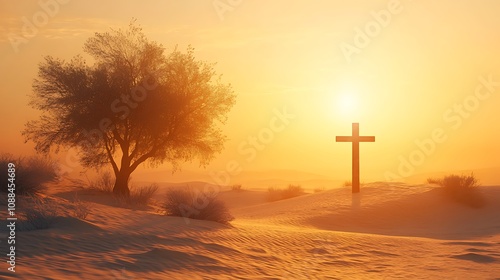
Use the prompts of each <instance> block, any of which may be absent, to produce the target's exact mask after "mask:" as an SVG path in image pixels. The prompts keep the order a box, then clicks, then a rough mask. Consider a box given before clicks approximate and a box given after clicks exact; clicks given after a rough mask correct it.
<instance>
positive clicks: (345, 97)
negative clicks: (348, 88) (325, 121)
mask: <svg viewBox="0 0 500 280" xmlns="http://www.w3.org/2000/svg"><path fill="white" fill-rule="evenodd" d="M336 103H337V104H336V107H337V110H338V111H339V112H340V113H341V114H342V115H350V114H354V113H355V112H356V111H357V109H358V108H357V107H358V104H359V103H358V100H357V96H356V94H354V93H352V92H345V93H341V94H340V95H339V96H338V98H337V101H336Z"/></svg>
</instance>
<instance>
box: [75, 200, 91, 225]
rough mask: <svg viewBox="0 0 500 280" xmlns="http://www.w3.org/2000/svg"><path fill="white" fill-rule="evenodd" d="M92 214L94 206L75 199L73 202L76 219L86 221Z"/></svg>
mask: <svg viewBox="0 0 500 280" xmlns="http://www.w3.org/2000/svg"><path fill="white" fill-rule="evenodd" d="M90 212H92V204H91V203H90V202H87V201H82V200H80V199H79V198H78V197H77V196H75V199H74V200H73V215H74V217H76V218H78V219H82V220H85V219H86V218H87V216H88V214H90Z"/></svg>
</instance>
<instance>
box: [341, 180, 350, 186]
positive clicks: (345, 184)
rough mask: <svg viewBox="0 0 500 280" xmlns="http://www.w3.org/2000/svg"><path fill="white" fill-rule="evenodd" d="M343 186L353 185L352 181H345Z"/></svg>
mask: <svg viewBox="0 0 500 280" xmlns="http://www.w3.org/2000/svg"><path fill="white" fill-rule="evenodd" d="M342 186H343V187H352V181H351V180H349V181H345V182H344V183H343V184H342Z"/></svg>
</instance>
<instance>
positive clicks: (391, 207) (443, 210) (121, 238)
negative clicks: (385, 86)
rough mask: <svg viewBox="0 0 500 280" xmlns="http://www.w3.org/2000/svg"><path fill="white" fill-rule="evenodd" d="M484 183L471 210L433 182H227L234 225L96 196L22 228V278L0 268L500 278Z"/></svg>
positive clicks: (29, 275) (132, 275) (499, 222)
mask: <svg viewBox="0 0 500 280" xmlns="http://www.w3.org/2000/svg"><path fill="white" fill-rule="evenodd" d="M483 192H484V194H485V195H486V196H487V197H488V206H486V207H485V208H482V209H471V208H466V207H464V206H461V205H458V204H455V203H453V202H451V201H448V200H446V199H445V197H443V196H442V195H441V194H440V193H439V191H437V190H435V189H433V187H431V186H426V185H421V186H409V185H404V184H387V183H374V184H369V185H367V186H364V187H363V188H362V193H361V195H360V197H359V198H355V199H353V198H352V195H351V193H350V190H349V189H348V188H341V189H335V190H329V191H325V192H321V193H315V194H309V195H304V196H301V197H296V198H292V199H288V200H282V201H277V202H272V203H268V202H266V201H265V195H266V193H265V192H255V191H241V192H235V191H225V192H222V193H221V194H220V198H222V199H224V200H226V201H227V204H228V205H229V206H230V207H231V209H232V213H233V214H234V215H235V216H236V219H235V220H234V221H233V222H232V225H231V226H224V225H220V224H217V223H213V222H207V221H197V220H189V223H186V221H185V220H184V219H183V218H178V217H165V216H161V215H158V214H155V213H152V212H151V211H141V210H130V209H123V208H117V207H113V206H110V205H109V203H108V204H107V203H95V204H94V211H93V213H92V214H91V215H89V217H88V219H87V221H81V220H77V219H74V218H62V219H60V220H59V221H58V223H57V224H55V225H54V227H53V228H50V229H46V230H36V231H25V232H19V245H18V246H19V247H18V255H19V262H18V269H17V270H18V272H17V274H16V276H17V278H13V277H10V276H9V274H8V273H5V272H3V273H0V277H3V278H2V279H401V278H407V279H443V278H450V279H499V278H498V277H500V253H499V252H500V218H499V217H498V213H499V212H498V210H500V209H499V205H500V203H499V202H500V188H499V187H485V188H484V190H483ZM55 199H59V200H61V203H63V202H64V198H62V197H56V198H55ZM236 201H238V203H237V202H236ZM3 234H4V235H5V233H3ZM2 238H3V237H2Z"/></svg>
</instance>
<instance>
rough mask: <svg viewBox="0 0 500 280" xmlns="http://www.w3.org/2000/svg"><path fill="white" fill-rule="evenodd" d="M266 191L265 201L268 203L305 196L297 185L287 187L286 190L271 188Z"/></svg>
mask: <svg viewBox="0 0 500 280" xmlns="http://www.w3.org/2000/svg"><path fill="white" fill-rule="evenodd" d="M267 191H268V193H267V201H270V202H272V201H277V200H282V199H288V198H292V197H297V196H301V195H303V194H305V192H304V189H303V188H302V187H301V186H299V185H288V188H286V189H279V188H273V187H271V188H269V189H267Z"/></svg>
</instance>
